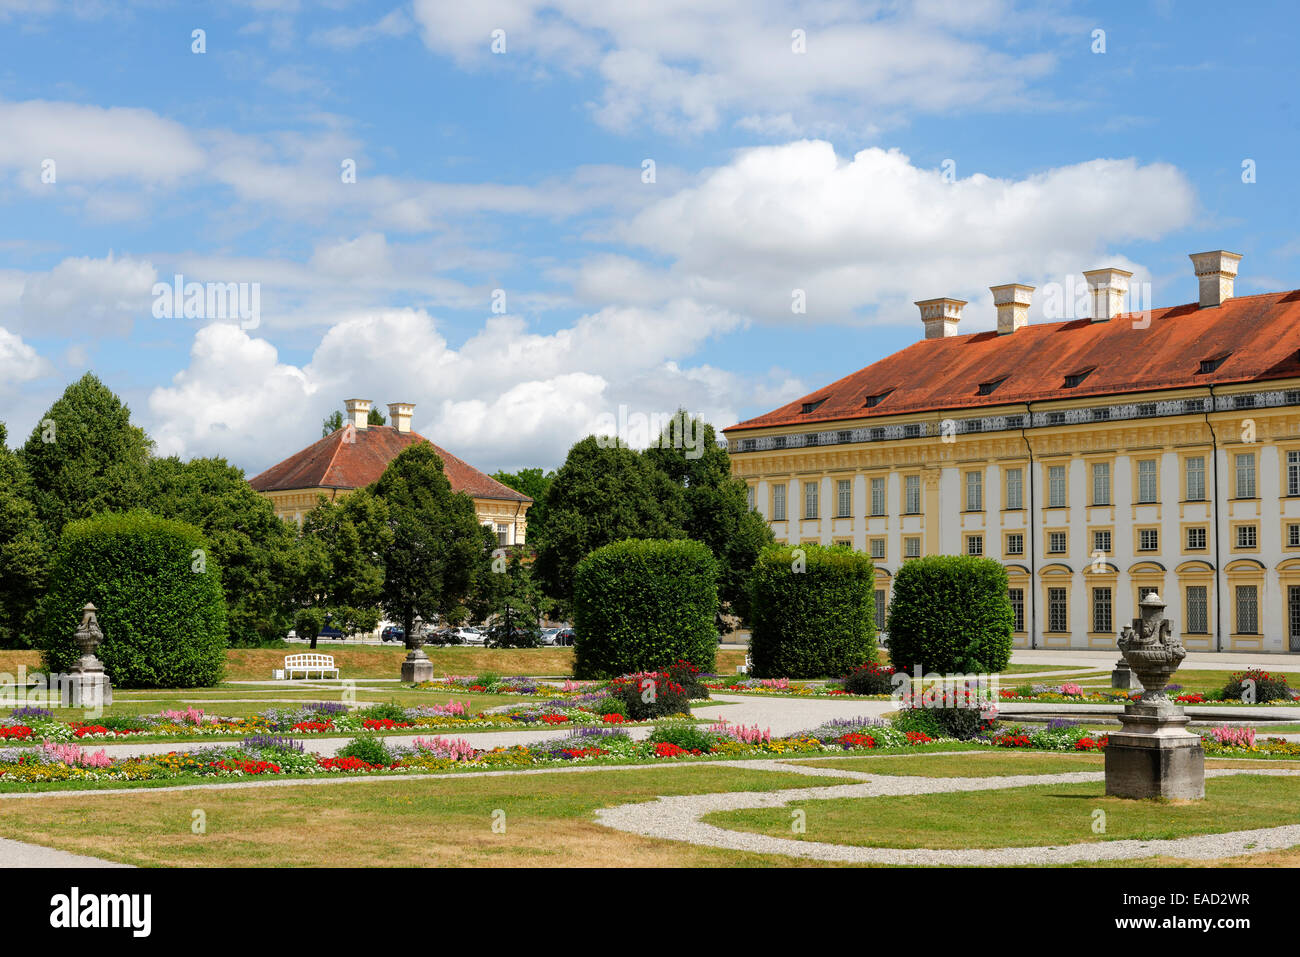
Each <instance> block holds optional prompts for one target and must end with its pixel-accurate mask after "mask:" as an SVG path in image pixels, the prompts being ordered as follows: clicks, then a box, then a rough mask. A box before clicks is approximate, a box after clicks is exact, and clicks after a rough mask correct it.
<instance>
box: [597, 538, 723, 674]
mask: <svg viewBox="0 0 1300 957" xmlns="http://www.w3.org/2000/svg"><path fill="white" fill-rule="evenodd" d="M717 579H718V564H717V562H716V561H714V558H713V553H712V552H710V551H709V549H708V547H707V546H705V545H703V544H701V543H700V542H694V541H690V540H689V539H682V540H674V541H661V540H653V539H646V540H637V539H629V540H627V541H623V542H615V543H614V544H612V545H606V546H604V547H603V548H598V549H596V550H595V551H594V552H592V553H591V554H590V555H588V556H587V557H586V558H584V559H583V560H582V561H581V562H579V563H578V567H577V569H576V570H575V571H574V578H573V630H574V635H575V638H574V648H573V652H574V659H573V661H574V664H573V671H574V675H575V676H576V677H579V678H608V677H611V676H613V675H621V674H627V673H629V672H636V671H643V670H649V669H655V668H662V667H664V666H665V665H668V664H669V663H671V662H674V661H676V660H677V659H679V658H680V659H684V660H686V661H688V662H690V663H691V664H692V665H694V666H695V667H697V668H699V669H701V670H703V671H712V670H713V667H714V663H715V660H716V655H717V650H718V632H717V630H716V628H715V627H714V616H715V615H716V614H717V610H718V587H717Z"/></svg>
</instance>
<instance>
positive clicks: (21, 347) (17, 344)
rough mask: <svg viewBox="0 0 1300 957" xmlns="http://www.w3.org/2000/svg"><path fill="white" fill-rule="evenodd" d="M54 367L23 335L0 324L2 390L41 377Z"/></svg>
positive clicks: (0, 379)
mask: <svg viewBox="0 0 1300 957" xmlns="http://www.w3.org/2000/svg"><path fill="white" fill-rule="evenodd" d="M53 368H54V367H53V366H52V365H51V364H50V362H49V361H48V360H46V359H44V358H42V357H41V356H40V355H39V354H38V353H37V351H36V350H35V349H34V348H32V346H30V345H29V344H28V343H26V342H24V341H23V339H22V336H19V335H16V334H14V333H12V332H10V331H9V330H8V329H6V328H4V327H3V326H0V392H8V391H9V390H10V389H11V388H12V387H14V386H17V385H21V384H22V383H24V382H30V381H31V380H32V379H39V378H40V377H41V376H43V375H47V374H48V373H50V372H52V371H53Z"/></svg>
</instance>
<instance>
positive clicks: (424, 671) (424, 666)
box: [402, 637, 433, 685]
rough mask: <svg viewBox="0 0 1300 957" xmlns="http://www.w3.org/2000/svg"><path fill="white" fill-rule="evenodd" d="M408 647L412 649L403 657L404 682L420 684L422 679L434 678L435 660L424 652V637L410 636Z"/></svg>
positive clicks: (407, 642)
mask: <svg viewBox="0 0 1300 957" xmlns="http://www.w3.org/2000/svg"><path fill="white" fill-rule="evenodd" d="M406 647H407V648H409V649H410V650H409V651H408V652H407V653H406V657H405V658H403V659H402V684H408V685H411V684H419V683H420V682H421V681H432V680H433V662H432V661H430V660H429V656H428V655H426V654H425V653H424V639H423V638H414V637H412V638H408V639H407V641H406Z"/></svg>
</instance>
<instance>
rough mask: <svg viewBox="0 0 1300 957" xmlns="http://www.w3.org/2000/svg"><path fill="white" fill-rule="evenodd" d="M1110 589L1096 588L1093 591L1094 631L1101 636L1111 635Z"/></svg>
mask: <svg viewBox="0 0 1300 957" xmlns="http://www.w3.org/2000/svg"><path fill="white" fill-rule="evenodd" d="M1110 605H1111V602H1110V589H1109V588H1094V589H1093V590H1092V630H1093V631H1094V632H1098V633H1101V634H1110V621H1111V615H1110Z"/></svg>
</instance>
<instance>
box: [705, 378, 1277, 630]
mask: <svg viewBox="0 0 1300 957" xmlns="http://www.w3.org/2000/svg"><path fill="white" fill-rule="evenodd" d="M1293 385H1294V383H1289V384H1280V383H1268V384H1267V385H1266V386H1261V385H1254V386H1251V387H1247V386H1240V387H1233V388H1223V389H1216V390H1215V393H1214V396H1215V397H1217V398H1212V399H1211V401H1214V402H1222V401H1224V397H1225V396H1226V397H1228V398H1229V399H1230V398H1231V396H1232V395H1233V394H1234V393H1247V392H1259V391H1261V389H1263V388H1267V389H1269V390H1277V389H1282V388H1287V387H1289V386H1293ZM1199 396H1209V393H1208V391H1206V390H1180V391H1177V392H1169V393H1165V394H1162V395H1159V396H1153V395H1151V394H1143V395H1142V397H1141V399H1142V401H1143V402H1149V401H1153V400H1154V399H1156V398H1160V399H1162V400H1163V399H1167V398H1175V399H1182V398H1194V397H1199ZM1122 401H1124V400H1123V397H1120V398H1116V397H1107V398H1105V399H1093V400H1091V402H1085V401H1083V400H1076V401H1070V400H1064V401H1062V402H1060V403H1035V404H1034V405H1033V407H1032V410H1031V411H1032V412H1033V413H1038V412H1039V411H1041V410H1046V409H1055V408H1059V409H1070V408H1082V407H1085V406H1088V405H1091V406H1098V405H1112V404H1114V403H1116V402H1122ZM1135 401H1136V400H1135ZM1019 411H1020V412H1022V413H1023V412H1025V411H1026V406H1024V405H1023V404H1022V405H1020V406H1019ZM1015 412H1016V407H1014V406H1008V407H1006V408H1005V409H1002V410H998V409H992V410H980V413H979V414H981V415H997V414H1003V413H1007V414H1014V413H1015ZM952 414H954V415H958V414H960V413H952ZM965 414H967V415H970V414H971V413H969V412H967V413H965ZM922 419H928V420H929V421H930V422H931V423H932V425H933V427H932V428H927V430H926V431H927V432H929V433H934V434H933V436H932V437H929V438H918V439H899V440H891V441H878V442H859V443H856V444H840V445H822V446H817V447H812V448H786V449H767V450H763V451H742V450H741V446H740V443H739V441H737V440H736V439H734V438H733V440H732V443H731V446H732V463H733V464H732V467H733V471H734V473H735V474H736V475H738V476H740V477H741V478H743V479H744V480H745V481H746V482H747V483H748V484H749V486H750V487H751V490H752V495H753V500H754V504H755V507H756V508H757V509H758V510H759V511H760V512H761V513H762V514H763V515H764V517H765V518H767V519H768V521H769V524H770V525H771V526H772V529H773V531H774V533H775V535H776V537H777V539H778V540H780V541H784V542H787V543H792V544H797V543H800V542H817V543H820V544H832V543H834V542H842V543H847V544H851V545H852V547H853V548H855V549H857V550H860V551H865V552H867V553H868V554H871V553H872V552H873V545H874V549H875V555H876V556H879V557H876V566H877V588H878V589H882V590H884V591H885V592H886V594H887V592H888V586H889V582H890V580H891V579H892V576H893V573H894V571H896V570H897V568H898V567H899V565H900V564H901V563H902V562H903V561H905V560H906V558H905V553H904V546H905V540H906V539H908V538H913V539H917V540H919V551H920V554H923V555H930V554H966V553H969V552H970V551H971V550H972V545H971V538H972V536H979V537H980V540H981V541H982V550H981V551H982V554H983V555H985V556H987V557H990V558H995V559H997V560H999V561H1002V562H1003V563H1004V564H1005V565H1006V566H1007V568H1008V575H1009V579H1010V584H1011V587H1013V588H1020V589H1023V590H1024V591H1025V627H1024V628H1023V629H1022V630H1020V631H1018V632H1017V634H1016V644H1017V645H1018V646H1021V647H1028V646H1031V645H1032V646H1034V647H1070V648H1108V649H1109V648H1114V647H1115V639H1116V637H1117V635H1118V633H1119V630H1120V629H1121V628H1122V626H1123V625H1124V624H1126V623H1127V622H1128V621H1129V620H1130V619H1132V618H1134V617H1135V616H1136V615H1137V602H1138V601H1139V590H1140V589H1145V588H1153V587H1154V588H1156V589H1157V590H1158V591H1159V592H1160V594H1161V596H1162V597H1163V598H1164V599H1165V601H1166V603H1167V605H1168V609H1167V612H1166V614H1167V615H1168V616H1169V617H1170V618H1171V619H1172V620H1173V622H1174V626H1175V628H1176V629H1177V630H1178V632H1179V634H1180V635H1181V636H1182V638H1183V640H1184V642H1185V643H1186V644H1187V645H1188V647H1189V648H1191V649H1193V650H1250V651H1265V652H1285V651H1288V650H1289V649H1290V646H1291V643H1292V638H1291V634H1290V633H1291V631H1292V630H1293V629H1292V627H1291V625H1290V619H1291V617H1292V614H1293V610H1292V604H1293V603H1292V602H1291V601H1290V597H1291V595H1290V592H1289V589H1290V588H1292V587H1295V588H1296V589H1297V592H1296V601H1295V603H1294V605H1295V610H1296V612H1300V538H1298V539H1297V540H1296V541H1297V544H1295V545H1292V544H1291V541H1292V539H1291V537H1290V529H1289V528H1288V526H1289V525H1297V526H1300V494H1291V493H1292V492H1296V493H1300V488H1297V487H1292V486H1289V485H1288V480H1287V455H1286V453H1287V452H1296V453H1300V409H1298V408H1296V407H1295V406H1282V407H1278V408H1256V409H1250V410H1248V411H1245V412H1242V411H1215V412H1210V413H1208V415H1206V414H1194V415H1171V416H1161V417H1159V418H1148V419H1141V418H1134V419H1129V420H1125V421H1115V422H1091V423H1087V424H1077V425H1060V426H1051V427H1037V428H1029V429H1025V430H1024V431H1021V430H1019V429H1017V430H1008V431H1003V432H984V433H979V434H947V435H946V436H945V437H943V438H940V435H943V434H944V433H943V430H942V429H941V428H939V422H940V421H941V420H942V417H941V416H939V415H938V414H928V415H912V416H907V417H904V416H898V417H895V418H894V419H893V420H892V421H897V422H902V421H907V422H916V421H918V420H922ZM890 421H891V419H879V418H875V417H873V418H872V419H871V420H870V422H869V423H867V424H870V425H873V426H874V425H877V424H882V423H887V422H890ZM863 422H864V420H856V421H855V422H844V423H829V424H823V423H818V425H817V428H818V429H835V428H849V427H853V426H860V425H862V424H863ZM808 430H809V427H808V426H803V427H798V426H785V427H781V428H772V429H766V430H753V431H751V430H746V431H745V432H744V433H743V435H744V436H745V437H746V438H749V437H753V436H765V435H792V434H795V433H802V432H807V431H808ZM1216 438H1217V447H1218V451H1217V455H1215V453H1214V447H1215V444H1216V441H1215V440H1216ZM1026 443H1028V446H1027V444H1026ZM1031 454H1032V470H1031V469H1030V456H1031ZM1243 454H1244V455H1253V456H1254V486H1255V487H1254V495H1253V496H1248V495H1241V496H1239V495H1238V488H1237V483H1236V457H1237V456H1238V455H1243ZM1196 456H1200V457H1203V458H1204V461H1205V470H1204V485H1205V496H1206V500H1205V501H1192V500H1189V499H1188V497H1187V492H1188V490H1187V488H1186V462H1187V459H1188V458H1189V457H1196ZM1143 461H1150V462H1154V463H1155V475H1156V488H1157V494H1156V499H1157V501H1155V502H1142V501H1139V471H1140V468H1139V464H1138V463H1139V462H1143ZM1095 464H1096V465H1105V466H1108V468H1109V476H1110V482H1109V490H1108V491H1109V496H1108V498H1109V501H1106V500H1105V497H1103V499H1102V502H1101V503H1098V502H1096V501H1095V500H1094V495H1093V466H1094V465H1095ZM1053 466H1062V467H1064V470H1065V477H1066V482H1065V491H1066V500H1065V505H1064V506H1061V507H1055V506H1052V505H1050V504H1049V498H1048V482H1049V469H1050V468H1051V467H1053ZM1015 468H1019V469H1022V470H1024V471H1023V473H1022V474H1023V475H1025V476H1026V481H1025V482H1024V483H1023V502H1022V506H1023V507H1021V508H1018V509H1012V508H1008V507H1007V502H1006V490H1007V483H1006V476H1007V471H1008V470H1009V469H1015ZM971 472H974V473H977V474H979V475H980V477H981V480H980V488H981V491H982V501H981V502H980V503H979V504H980V507H979V508H978V509H971V508H967V507H966V506H967V502H966V489H967V473H971ZM1216 474H1217V486H1218V488H1217V499H1215V495H1216V491H1215V485H1216V481H1215V477H1216ZM909 476H910V477H914V478H915V479H916V481H917V484H918V487H919V497H920V505H921V508H920V513H919V514H905V511H904V508H903V505H904V502H903V497H904V494H905V485H906V482H907V480H908V477H909ZM873 478H883V479H884V481H885V489H886V509H885V512H886V514H884V515H880V516H874V515H870V514H869V512H870V504H871V479H873ZM840 480H848V481H849V482H850V489H851V509H850V512H851V514H850V515H848V516H845V517H841V516H838V515H837V514H836V513H837V511H838V509H837V506H838V501H837V490H838V485H837V483H838V482H839V481H840ZM809 482H812V483H814V485H815V486H816V488H817V490H818V510H817V515H816V517H815V518H806V517H805V512H804V500H805V485H806V483H809ZM777 486H784V487H785V488H786V490H787V491H786V508H787V517H786V519H785V520H784V521H782V520H778V519H777V518H776V516H775V515H774V512H773V506H774V490H775V489H776V488H777ZM1031 486H1032V489H1033V505H1032V509H1031V508H1030V488H1031ZM1241 491H1242V492H1248V491H1250V490H1249V489H1242V490H1241ZM1216 503H1217V516H1218V522H1217V526H1216V525H1215V522H1214V517H1215V514H1216V508H1215V505H1216ZM1239 525H1244V526H1248V527H1250V526H1253V527H1254V534H1255V539H1254V543H1253V545H1252V544H1250V543H1249V542H1243V543H1242V544H1241V545H1239V544H1238V539H1237V527H1238V526H1239ZM1194 528H1204V529H1205V530H1206V531H1205V547H1204V548H1195V547H1190V545H1191V544H1195V543H1194V541H1193V542H1191V543H1189V539H1188V530H1189V529H1194ZM1143 529H1147V530H1153V531H1154V532H1155V533H1156V538H1157V541H1156V542H1155V546H1156V547H1154V548H1143V547H1142V546H1143V544H1144V543H1143V541H1142V540H1141V535H1140V533H1141V531H1142V530H1143ZM1107 531H1108V532H1109V533H1110V548H1109V549H1107V550H1104V551H1103V550H1101V549H1100V548H1098V547H1096V546H1097V545H1098V544H1099V543H1098V542H1097V540H1096V539H1095V538H1094V533H1097V532H1107ZM1296 531H1297V532H1300V529H1297V530H1296ZM1052 532H1056V533H1063V535H1064V549H1063V550H1062V551H1059V552H1057V551H1051V550H1049V549H1050V546H1051V544H1052V542H1051V539H1050V533H1052ZM1008 533H1018V534H1021V535H1023V536H1024V551H1023V554H1016V553H1013V552H1011V551H1009V550H1008V547H1007V546H1008V542H1007V535H1008ZM1031 536H1032V539H1033V543H1032V544H1033V547H1032V554H1031V547H1030V538H1031ZM873 540H877V541H875V542H873ZM881 543H883V545H882V544H881ZM1101 544H1104V543H1101ZM1145 544H1148V545H1150V544H1152V543H1151V542H1150V541H1149V540H1148V541H1147V542H1146V543H1145ZM1216 544H1217V554H1216ZM1031 569H1032V571H1033V574H1032V577H1031V575H1030V570H1031ZM1216 569H1217V571H1216ZM1196 586H1202V587H1204V588H1205V589H1206V599H1207V606H1208V608H1207V630H1206V632H1205V633H1199V634H1192V633H1190V632H1189V631H1188V630H1187V628H1186V625H1187V620H1188V607H1187V599H1188V589H1189V588H1193V587H1196ZM1238 586H1253V587H1254V588H1255V589H1256V596H1257V606H1258V615H1257V618H1258V621H1257V624H1256V625H1255V627H1254V628H1253V630H1250V631H1247V630H1243V629H1240V628H1239V627H1238V624H1239V615H1238V611H1239V609H1238V605H1239V602H1238V601H1237V587H1238ZM1054 588H1055V589H1065V592H1066V595H1067V596H1068V598H1067V627H1066V628H1065V629H1064V630H1061V629H1053V628H1050V627H1049V624H1050V622H1049V618H1048V595H1049V593H1048V589H1054ZM1102 588H1110V590H1111V602H1110V623H1109V627H1108V628H1100V627H1097V626H1096V623H1095V622H1094V621H1093V597H1094V596H1093V590H1094V589H1102ZM1241 604H1243V605H1244V604H1248V603H1247V602H1243V603H1241ZM1296 641H1297V650H1300V638H1298V639H1296Z"/></svg>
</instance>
